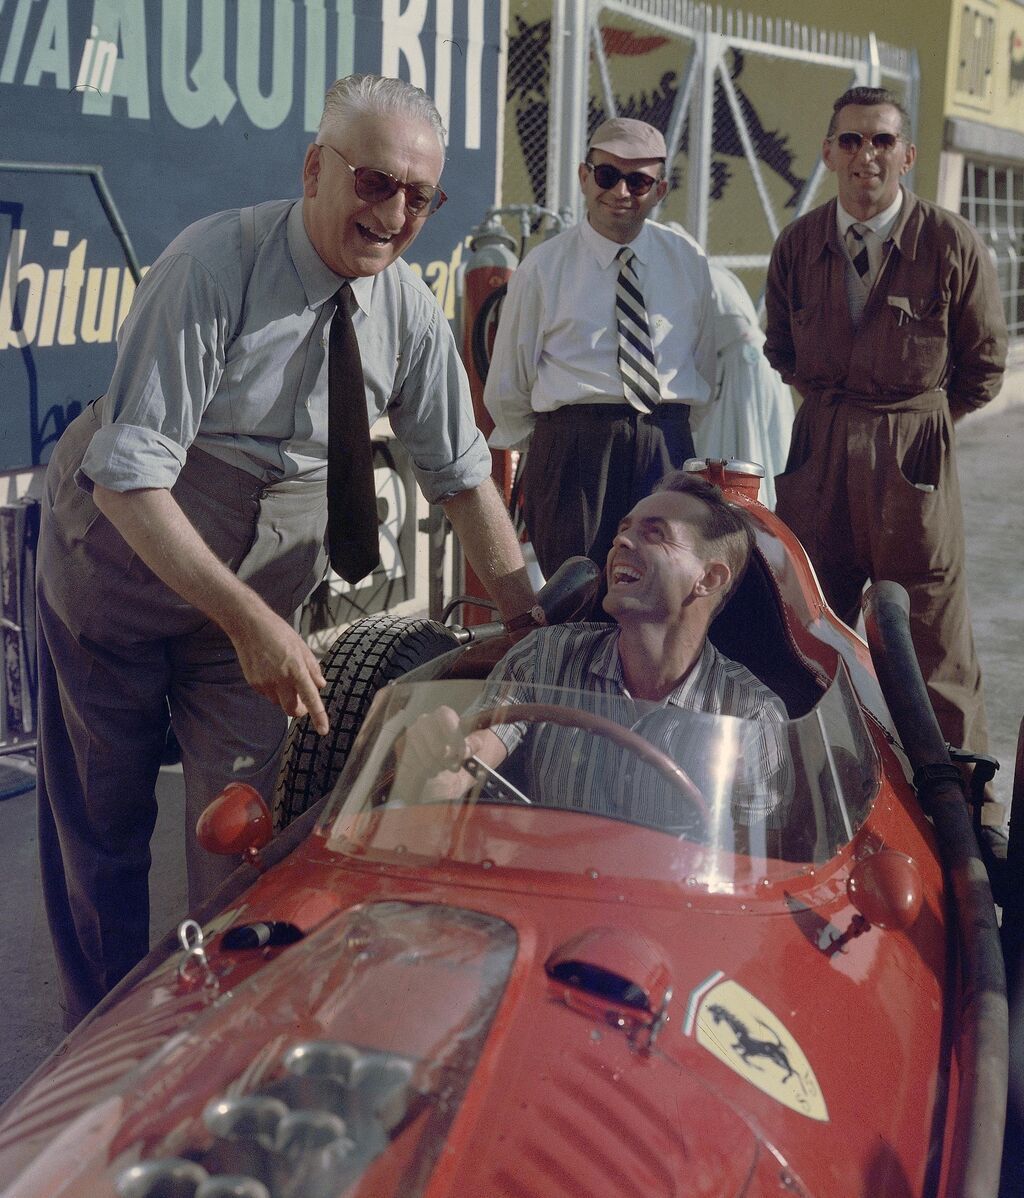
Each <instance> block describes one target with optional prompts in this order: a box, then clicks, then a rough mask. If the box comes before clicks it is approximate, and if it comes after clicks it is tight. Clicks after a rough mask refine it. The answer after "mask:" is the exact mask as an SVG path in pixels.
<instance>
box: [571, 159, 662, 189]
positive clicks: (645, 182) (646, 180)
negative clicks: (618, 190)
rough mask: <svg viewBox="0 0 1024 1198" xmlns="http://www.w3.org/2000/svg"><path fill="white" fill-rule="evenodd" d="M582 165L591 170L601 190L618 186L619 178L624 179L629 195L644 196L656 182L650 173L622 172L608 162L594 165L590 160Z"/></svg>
mask: <svg viewBox="0 0 1024 1198" xmlns="http://www.w3.org/2000/svg"><path fill="white" fill-rule="evenodd" d="M583 165H584V166H585V167H586V168H587V170H588V171H592V172H593V175H594V182H595V183H596V184H597V185H598V187H600V189H601V190H602V191H608V190H610V189H611V188H612V187H616V186H618V182H619V180H620V179H625V180H626V186H627V187H628V188H629V194H630V195H631V196H645V195H646V194H647V193H648V192H649V191H650V190H651V188H652V187H653V186H654V185H655V183H657V182H658V180H657V179H655V178H654V177H653V176H652V175H645V174H644V173H643V171H630V172H629V174H628V175H627V174H624V173H623V172H622V171H620V170H619V168H618V167H617V166H612V164H611V163H610V162H602V163H601V165H600V166H595V165H594V164H593V163H592V162H584V164H583Z"/></svg>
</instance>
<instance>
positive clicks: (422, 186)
mask: <svg viewBox="0 0 1024 1198" xmlns="http://www.w3.org/2000/svg"><path fill="white" fill-rule="evenodd" d="M317 145H318V146H320V148H321V149H322V150H330V151H331V153H332V154H336V155H337V156H338V157H339V158H340V159H341V161H342V162H344V163H345V165H346V166H347V167H348V169H349V170H350V171H351V172H352V174H353V175H354V176H355V189H356V195H357V196H358V197H359V198H360V199H361V200H363V201H365V202H366V203H367V204H381V203H383V202H384V200H390V199H391V197H392V196H393V195H395V193H396V192H399V191H401V192H404V194H405V210H406V212H408V213H409V215H410V216H422V217H426V216H433V214H434V213H435V212H436V211H437V210H438V208H440V207H441V205H442V204H443V203H444V202H445V200H447V199H448V197H447V196H446V195H445V194H444V192H443V191H442V190H441V189H440V187H431V186H430V185H429V184H427V183H403V182H402V180H401V179H396V178H395V176H394V175H389V174H388V173H387V171H379V170H377V169H376V168H375V167H372V166H353V165H352V163H351V162H349V161H348V159H346V158H345V157H344V155H343V154H341V152H340V151H338V150H336V149H335V148H334V146H329V145H328V144H327V143H326V142H323V141H321V142H317Z"/></svg>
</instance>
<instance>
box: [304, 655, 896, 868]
mask: <svg viewBox="0 0 1024 1198" xmlns="http://www.w3.org/2000/svg"><path fill="white" fill-rule="evenodd" d="M472 749H476V750H477V751H476V752H472V753H467V750H472ZM878 781H879V762H878V756H877V753H876V751H875V748H874V745H873V744H872V741H871V737H870V735H869V733H868V731H867V728H866V727H865V724H864V720H863V716H862V715H861V712H860V709H859V708H858V706H857V703H856V700H855V698H854V696H853V692H852V687H851V684H850V681H849V677H848V675H847V673H846V669H845V666H843V665H842V664H841V663H840V666H839V672H838V673H837V675H836V677H835V679H834V680H833V682H832V684H831V685H830V687H829V689H828V691H827V692H826V693H825V694H823V695H822V698H821V700H820V702H819V703H818V704H817V706H816V707H814V708H813V709H812V710H811V711H810V712H809V713H808V714H807V715H805V716H802V717H800V718H799V719H795V720H788V721H786V720H781V719H780V720H779V721H777V722H772V721H768V720H757V721H755V720H746V719H740V718H737V717H735V716H726V715H708V714H705V713H700V712H693V711H687V710H684V709H681V708H679V707H676V706H674V705H672V704H655V703H649V702H637V701H634V700H631V699H629V698H625V697H622V696H608V695H599V694H593V693H587V692H583V691H578V690H568V689H562V688H553V687H541V686H533V687H531V686H525V685H523V684H521V683H516V684H515V687H514V694H513V693H512V692H511V691H510V690H508V689H504V688H503V686H502V685H500V684H495V683H488V682H484V681H479V682H474V681H457V682H425V683H411V684H410V683H398V684H394V685H392V686H389V687H386V688H385V689H384V690H383V691H381V692H380V693H379V694H378V695H377V697H376V698H375V700H374V703H373V706H372V709H371V711H370V714H369V715H368V717H367V719H366V722H365V724H364V726H363V728H362V730H361V732H360V734H359V737H358V738H357V741H356V744H355V746H354V747H353V750H352V753H351V755H350V757H349V760H348V762H347V764H346V767H345V769H344V770H343V772H342V774H341V776H340V777H339V779H338V782H337V784H336V787H335V790H334V792H333V795H332V798H331V801H330V803H329V804H328V806H327V808H326V810H325V813H324V815H323V817H322V820H321V825H320V826H321V830H322V831H323V832H324V834H325V835H326V836H327V837H328V840H329V844H330V847H331V848H332V849H333V850H334V851H336V852H339V853H344V854H348V855H354V856H358V857H361V858H363V859H386V860H390V861H392V862H395V863H399V864H401V863H403V862H404V863H406V864H409V865H412V864H414V863H415V864H417V865H422V863H423V861H424V859H426V860H428V861H442V860H443V861H446V862H459V863H463V864H466V865H476V866H481V865H482V866H483V867H484V868H494V867H495V866H502V865H504V866H508V867H513V868H517V869H525V870H535V871H536V870H542V871H558V872H560V873H578V872H579V871H580V869H581V868H582V867H583V863H584V862H589V863H590V864H589V865H588V866H587V868H590V869H591V870H596V869H597V868H598V866H597V865H596V864H594V863H595V862H597V861H598V859H600V860H601V862H602V863H603V864H602V866H601V868H603V869H604V870H605V871H606V872H607V871H608V870H611V871H612V872H614V873H615V874H618V875H622V876H634V877H637V876H642V877H644V878H647V879H649V880H663V881H671V880H673V879H678V877H679V876H680V873H681V871H685V875H686V879H687V881H688V882H689V883H691V884H692V883H697V884H702V883H703V884H705V885H707V886H709V887H711V888H713V889H719V888H723V887H724V888H725V889H728V888H729V885H730V883H731V881H732V880H734V879H735V877H736V876H738V875H739V874H743V875H744V876H745V877H748V878H749V876H750V858H755V859H758V860H760V861H764V862H776V863H790V864H791V865H792V866H793V870H792V871H790V872H799V871H800V870H801V869H806V866H807V865H808V864H812V865H813V864H817V863H820V862H823V861H825V860H827V859H828V858H830V857H832V856H834V855H835V853H836V852H837V851H838V850H839V849H840V848H841V847H842V846H843V845H844V844H846V843H848V842H849V840H850V839H851V838H852V836H853V834H854V832H855V831H856V829H857V828H858V827H859V825H860V824H861V822H862V821H863V819H864V816H865V814H866V812H867V809H868V807H869V805H870V803H871V800H872V798H873V797H874V795H875V793H876V792H877V789H878ZM638 837H639V839H638ZM740 859H744V861H745V863H744V862H741V860H740ZM786 872H787V869H786V866H785V864H781V865H779V866H775V867H773V868H772V870H771V873H772V876H773V877H779V876H785V874H786Z"/></svg>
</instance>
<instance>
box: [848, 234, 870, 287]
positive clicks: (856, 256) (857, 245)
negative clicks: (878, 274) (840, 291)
mask: <svg viewBox="0 0 1024 1198" xmlns="http://www.w3.org/2000/svg"><path fill="white" fill-rule="evenodd" d="M867 231H868V227H867V225H850V227H849V228H848V229H847V230H846V249H847V251H848V253H849V255H850V261H851V262H852V263H853V269H854V270H855V271H856V272H857V274H858V276H859V277H860V281H861V282H862V283H863V284H864V286H865V287H868V288H870V286H871V258H870V256H869V254H868V245H867V242H866V241H865V240H864V234H865V233H867Z"/></svg>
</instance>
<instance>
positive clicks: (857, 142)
mask: <svg viewBox="0 0 1024 1198" xmlns="http://www.w3.org/2000/svg"><path fill="white" fill-rule="evenodd" d="M825 140H826V141H833V142H835V143H836V144H837V145H838V146H839V148H840V149H841V150H842V151H843V153H844V154H856V153H857V152H858V150H860V148H861V146H862V145H863V144H864V143H865V142H866V141H869V142H870V143H871V145H872V147H873V149H874V150H875V152H876V153H878V154H890V153H891V152H892V151H893V150H895V149H896V143H897V142H899V141H906V140H907V139H906V138H905V137H904V136H903V134H902V133H858V132H857V131H856V130H854V129H844V130H843V132H842V133H833V134H831V135H830V136H829V137H826V138H825Z"/></svg>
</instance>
